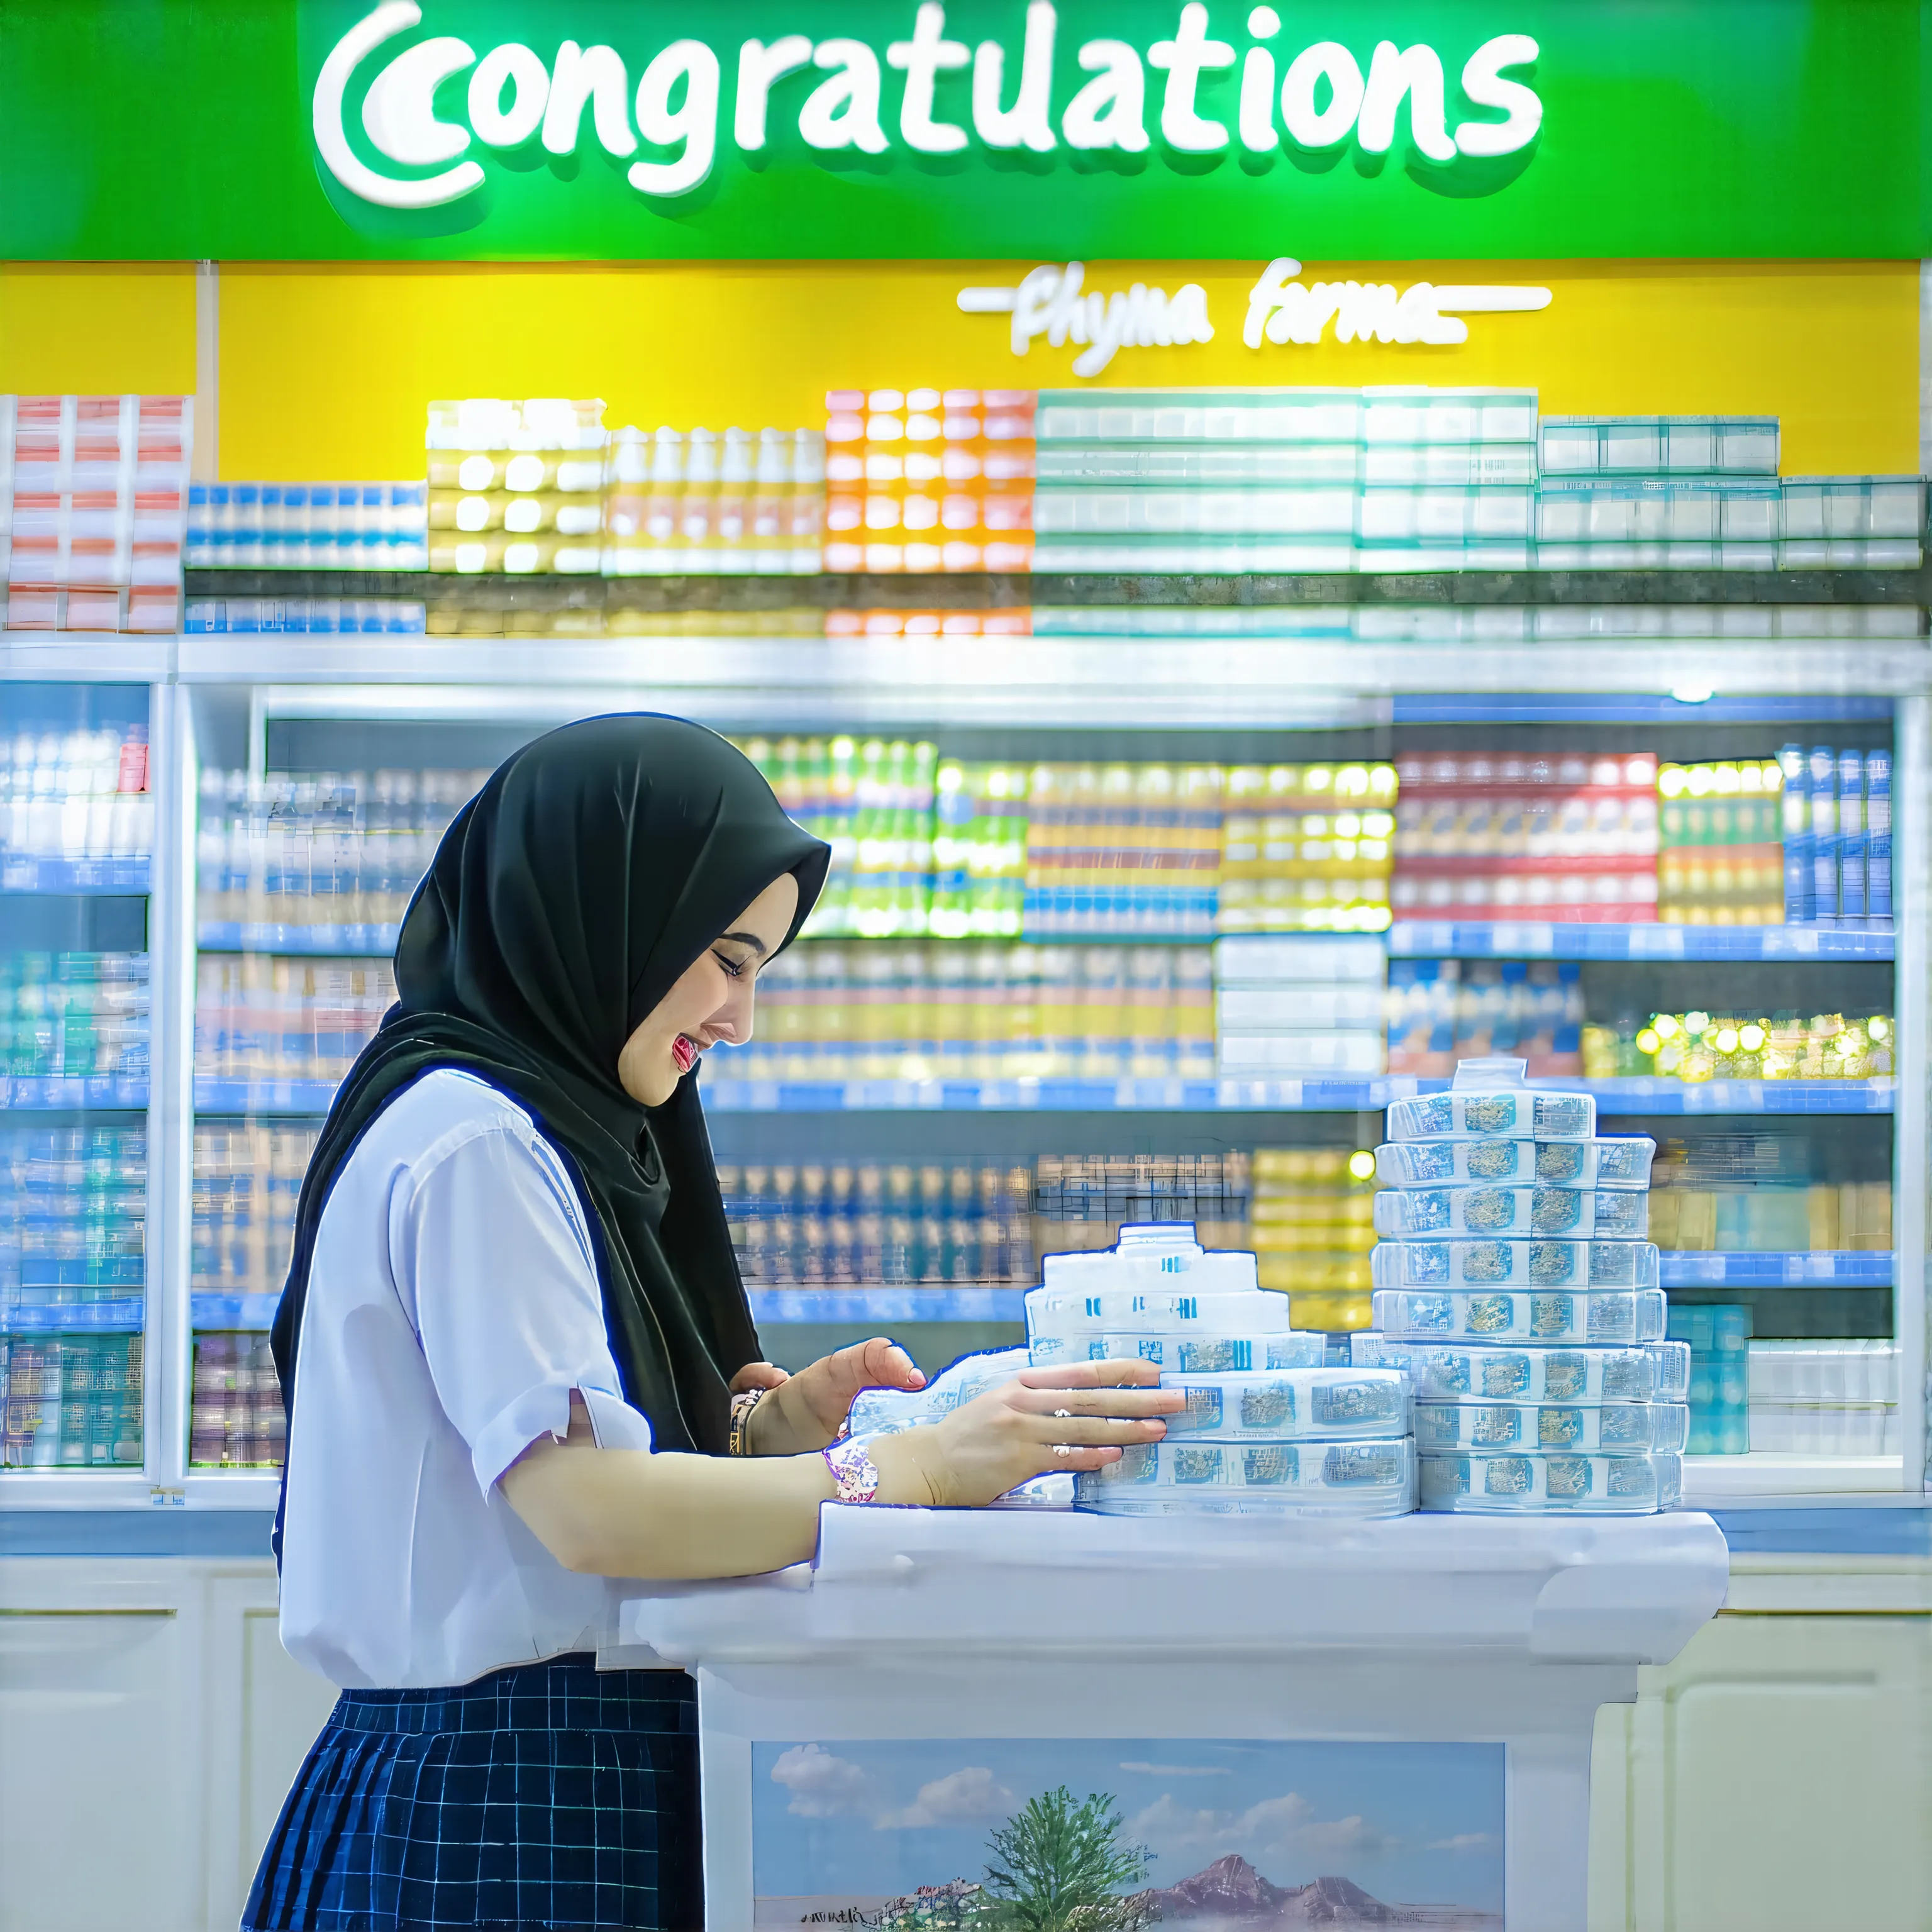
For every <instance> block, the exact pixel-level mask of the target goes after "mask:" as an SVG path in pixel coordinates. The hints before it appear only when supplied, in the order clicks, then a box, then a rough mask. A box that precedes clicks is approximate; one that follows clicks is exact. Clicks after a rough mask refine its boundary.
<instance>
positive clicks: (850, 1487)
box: [820, 1436, 879, 1503]
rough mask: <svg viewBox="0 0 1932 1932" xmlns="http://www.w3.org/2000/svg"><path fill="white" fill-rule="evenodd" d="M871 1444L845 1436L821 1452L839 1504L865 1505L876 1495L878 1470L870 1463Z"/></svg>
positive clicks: (864, 1438)
mask: <svg viewBox="0 0 1932 1932" xmlns="http://www.w3.org/2000/svg"><path fill="white" fill-rule="evenodd" d="M870 1441H871V1439H870V1438H869V1437H868V1436H846V1437H845V1438H844V1439H843V1440H841V1441H840V1442H835V1443H833V1444H832V1445H831V1447H830V1448H827V1449H824V1450H822V1451H820V1454H822V1455H823V1457H824V1458H825V1466H826V1468H827V1469H829V1470H830V1471H831V1472H832V1481H833V1482H834V1483H835V1484H837V1485H838V1501H839V1502H841V1503H868V1502H871V1500H872V1499H873V1498H874V1497H875V1496H877V1494H878V1493H879V1466H878V1465H877V1463H874V1461H873V1460H872V1457H871V1450H870V1448H868V1444H869V1442H870Z"/></svg>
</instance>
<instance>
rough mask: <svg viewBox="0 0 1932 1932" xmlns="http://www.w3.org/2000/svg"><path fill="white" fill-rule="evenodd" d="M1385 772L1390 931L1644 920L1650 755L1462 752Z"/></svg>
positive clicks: (1652, 797) (1653, 884)
mask: <svg viewBox="0 0 1932 1932" xmlns="http://www.w3.org/2000/svg"><path fill="white" fill-rule="evenodd" d="M1397 769H1398V770H1399V772H1400V775H1401V784H1402V790H1401V795H1400V798H1399V799H1398V800H1397V805H1396V832H1395V874H1394V878H1393V879H1392V880H1391V883H1390V887H1389V894H1390V899H1391V904H1392V906H1393V907H1394V918H1395V920H1396V922H1397V924H1398V925H1400V924H1401V923H1402V922H1404V921H1406V920H1409V919H1518V918H1533V919H1562V920H1564V921H1565V922H1580V921H1591V922H1603V921H1615V922H1619V923H1622V922H1625V921H1630V922H1648V921H1650V920H1652V919H1655V918H1656V916H1657V814H1658V801H1657V756H1656V754H1655V752H1652V751H1622V752H1607V751H1552V752H1547V753H1544V754H1541V755H1529V756H1526V755H1523V754H1520V753H1515V752H1509V751H1494V752H1484V751H1476V752H1463V753H1461V754H1458V755H1456V756H1453V757H1452V756H1450V755H1448V754H1439V755H1429V756H1421V757H1405V758H1404V759H1403V760H1402V762H1401V763H1400V766H1398V767H1397Z"/></svg>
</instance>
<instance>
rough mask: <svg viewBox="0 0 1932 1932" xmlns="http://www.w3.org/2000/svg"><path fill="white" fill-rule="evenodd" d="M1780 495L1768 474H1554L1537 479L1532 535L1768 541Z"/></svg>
mask: <svg viewBox="0 0 1932 1932" xmlns="http://www.w3.org/2000/svg"><path fill="white" fill-rule="evenodd" d="M1780 502H1781V493H1780V491H1779V488H1778V484H1777V482H1776V481H1775V479H1773V478H1764V479H1762V480H1760V479H1757V478H1732V477H1719V476H1697V477H1679V478H1668V479H1664V478H1628V479H1619V480H1614V481H1610V480H1602V479H1598V478H1561V477H1559V478H1555V479H1546V480H1545V481H1544V482H1543V483H1542V484H1540V485H1539V486H1538V489H1537V492H1536V540H1537V542H1538V545H1539V546H1541V545H1543V544H1552V543H1571V544H1581V543H1593V544H1600V543H1637V544H1645V543H1652V544H1713V543H1721V542H1736V543H1760V544H1770V543H1775V542H1776V541H1777V540H1778V534H1779V505H1780ZM1847 534H1856V532H1847Z"/></svg>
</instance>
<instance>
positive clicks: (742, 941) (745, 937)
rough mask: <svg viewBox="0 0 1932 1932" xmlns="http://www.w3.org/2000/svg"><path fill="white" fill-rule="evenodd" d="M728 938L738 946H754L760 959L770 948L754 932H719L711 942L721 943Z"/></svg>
mask: <svg viewBox="0 0 1932 1932" xmlns="http://www.w3.org/2000/svg"><path fill="white" fill-rule="evenodd" d="M727 939H733V940H736V941H737V943H738V944H739V945H740V946H749V947H755V948H756V949H757V955H758V957H759V958H760V959H763V958H764V956H766V953H769V952H770V950H771V948H770V947H769V946H767V945H766V944H765V942H764V941H763V940H762V939H760V938H759V937H758V935H757V934H756V933H755V932H721V933H720V934H719V935H718V938H717V939H716V940H715V941H713V942H712V943H713V944H717V945H721V944H723V943H724V941H726V940H727Z"/></svg>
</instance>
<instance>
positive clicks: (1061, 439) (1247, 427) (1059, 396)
mask: <svg viewBox="0 0 1932 1932" xmlns="http://www.w3.org/2000/svg"><path fill="white" fill-rule="evenodd" d="M1035 423H1036V428H1035V434H1036V435H1037V437H1038V439H1039V442H1040V447H1041V448H1042V449H1046V447H1047V446H1049V444H1052V443H1126V442H1137V443H1346V444H1349V445H1353V444H1355V443H1358V442H1359V441H1360V440H1361V433H1362V392H1361V391H1360V390H1359V389H1313V388H1311V389H1109V390H1106V391H1103V392H1095V391H1094V390H1091V389H1043V390H1042V391H1041V392H1040V405H1039V410H1038V413H1037V416H1036V418H1035Z"/></svg>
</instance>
